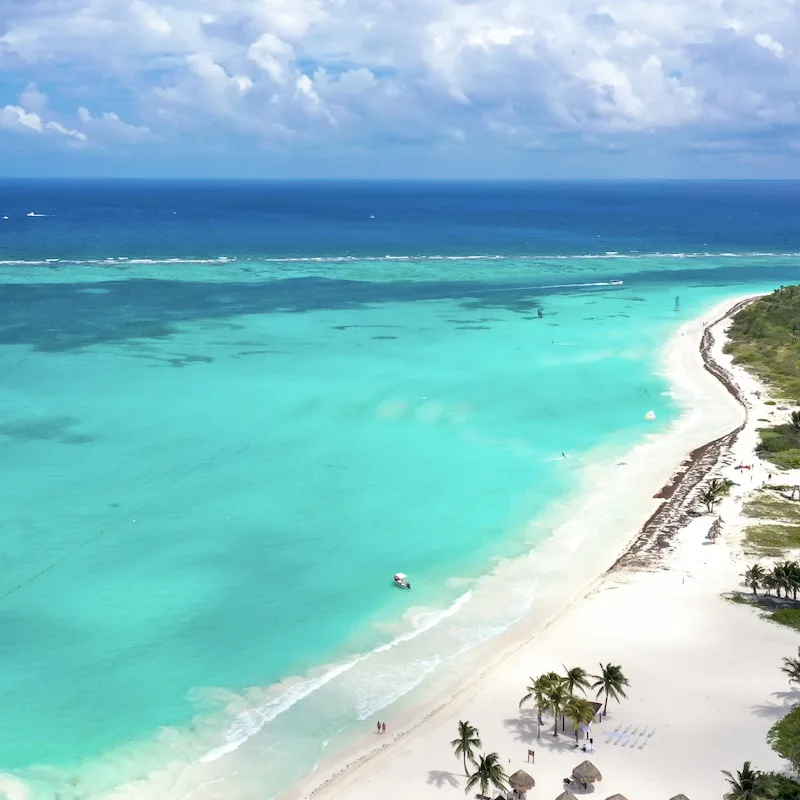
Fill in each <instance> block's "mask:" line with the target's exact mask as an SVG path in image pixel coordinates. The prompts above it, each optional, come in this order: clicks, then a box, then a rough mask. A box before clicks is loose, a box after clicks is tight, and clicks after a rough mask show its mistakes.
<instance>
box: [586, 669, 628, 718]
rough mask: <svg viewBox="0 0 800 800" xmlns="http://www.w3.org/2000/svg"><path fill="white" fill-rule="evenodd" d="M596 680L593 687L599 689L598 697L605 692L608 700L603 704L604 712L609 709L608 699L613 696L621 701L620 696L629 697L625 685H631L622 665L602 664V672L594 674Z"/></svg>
mask: <svg viewBox="0 0 800 800" xmlns="http://www.w3.org/2000/svg"><path fill="white" fill-rule="evenodd" d="M592 677H593V678H594V679H595V682H594V683H593V684H592V689H597V697H598V698H599V697H600V695H601V694H605V696H606V702H605V705H604V706H603V714H605V713H606V712H607V711H608V699H609V698H610V697H613V698H614V700H616V701H617V702H618V703H619V699H620V697H625V698H627V697H628V695H626V694H625V687H626V686H630V684H629V683H628V679H627V678H626V677H625V675H624V674H623V672H622V667H621V666H619V665H618V664H617V665H615V664H611V663H608V664H606V665H605V666H603V665H602V663H601V664H600V674H599V675H592Z"/></svg>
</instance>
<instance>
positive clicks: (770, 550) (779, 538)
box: [744, 525, 800, 556]
mask: <svg viewBox="0 0 800 800" xmlns="http://www.w3.org/2000/svg"><path fill="white" fill-rule="evenodd" d="M744 541H745V545H746V546H749V548H751V549H750V550H749V551H748V552H759V553H761V554H762V555H772V556H780V555H782V554H783V552H784V550H787V549H793V548H798V547H800V527H798V526H794V525H749V526H748V527H747V528H745V531H744Z"/></svg>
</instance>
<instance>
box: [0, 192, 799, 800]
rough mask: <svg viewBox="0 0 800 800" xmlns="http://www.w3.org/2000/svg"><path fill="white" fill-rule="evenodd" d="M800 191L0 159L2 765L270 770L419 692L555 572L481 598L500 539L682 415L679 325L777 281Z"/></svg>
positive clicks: (148, 772)
mask: <svg viewBox="0 0 800 800" xmlns="http://www.w3.org/2000/svg"><path fill="white" fill-rule="evenodd" d="M30 214H34V215H36V216H29V215H30ZM799 215H800V184H796V183H790V182H750V183H745V182H741V183H740V182H711V183H705V182H703V183H691V182H682V183H666V182H664V183H563V184H562V183H464V184H455V183H453V184H447V183H383V182H375V183H367V182H360V183H346V182H330V183H310V182H309V183H273V184H256V183H204V182H196V183H152V182H147V183H145V182H141V183H137V182H86V183H76V182H4V183H0V217H3V216H6V217H8V219H0V470H2V474H3V476H4V480H3V481H2V483H1V484H0V530H2V531H3V537H4V547H3V569H2V571H0V642H2V647H3V654H4V657H3V659H1V660H0V704H1V705H2V708H3V714H2V715H0V769H1V770H5V771H7V772H10V773H12V774H14V775H15V776H17V777H18V778H19V779H21V780H23V781H25V782H26V783H27V784H28V785H29V786H30V787H32V789H31V791H32V792H33V796H34V797H37V798H38V797H42V798H55V797H56V796H58V794H59V792H61V793H63V792H67V791H68V792H72V793H73V795H75V794H76V793H77V796H78V797H98V798H99V797H105V796H107V793H108V792H110V791H111V790H112V789H113V788H114V787H117V786H119V785H121V784H125V783H129V782H131V781H133V780H135V779H143V778H147V781H144V782H143V783H142V784H141V786H140V787H139V789H137V791H139V792H140V794H137V795H135V796H142V797H158V798H159V800H161V798H172V797H173V794H171V793H170V792H172V791H173V790H174V791H176V792H177V789H176V788H175V787H176V786H177V785H178V781H176V780H169V781H161V782H159V780H160V779H159V778H158V777H157V776H158V775H159V774H160V773H159V770H163V769H165V764H166V763H167V762H168V761H169V762H171V764H172V766H171V767H170V768H169V769H170V770H173V772H170V773H169V774H170V778H174V771H175V770H177V771H178V772H180V774H181V775H182V778H181V782H180V786H181V787H182V788H181V791H184V790H186V791H188V790H189V789H192V791H195V790H196V793H195V794H194V795H193V796H195V797H205V798H220V800H222V798H225V800H237V798H250V797H259V798H261V797H270V796H272V795H273V794H274V793H276V792H278V791H279V790H280V789H282V788H284V787H285V786H286V785H287V784H288V783H289V782H291V781H292V780H294V779H296V778H298V777H300V776H301V775H302V774H303V773H304V772H307V771H308V770H309V769H310V768H311V767H312V766H313V764H314V763H315V762H316V761H318V760H319V758H320V757H322V756H323V755H324V754H325V752H327V751H329V750H330V749H335V747H336V746H337V742H339V741H340V740H342V741H343V740H345V739H347V737H348V736H355V735H357V733H358V731H359V730H360V729H361V727H362V726H363V725H366V724H369V725H370V726H371V725H372V721H373V719H374V716H375V715H380V716H385V715H389V716H391V715H392V714H394V713H395V709H397V708H400V707H401V706H402V704H403V703H408V702H411V701H412V700H413V699H416V700H418V699H419V697H421V696H424V692H425V687H426V685H428V683H429V682H430V681H431V680H433V679H434V678H435V676H436V675H437V674H438V672H440V671H441V670H443V669H447V667H448V664H451V663H452V662H453V660H454V659H457V658H459V657H460V656H462V655H463V654H464V653H465V652H467V651H468V650H470V649H471V648H473V647H475V646H477V645H478V644H480V643H481V642H483V641H486V640H487V639H489V638H490V637H491V636H493V635H496V634H498V633H500V632H502V631H503V630H505V629H507V628H508V626H509V625H512V624H514V623H515V622H516V621H517V619H518V616H519V613H520V609H522V611H525V610H526V609H532V610H533V611H532V613H535V609H536V606H537V598H540V597H541V596H542V595H543V593H545V592H546V590H547V583H546V580H545V579H544V578H543V577H542V575H538V576H528V579H527V580H526V581H522V582H520V583H519V585H514V586H509V587H508V592H509V597H513V598H514V602H513V603H512V602H509V604H508V606H509V607H508V608H503V607H501V608H499V609H498V607H497V604H496V603H495V604H494V605H492V608H491V612H489V611H488V610H487V609H488V608H489V606H488V601H486V599H485V598H483V596H482V594H481V589H480V586H481V579H482V577H483V576H485V575H486V574H487V573H491V572H492V571H493V570H494V569H495V568H496V566H497V559H498V558H505V559H514V558H517V557H521V556H524V555H525V554H527V553H529V552H531V551H534V552H536V551H537V548H540V547H541V546H542V545H543V543H545V542H546V541H547V540H548V537H550V536H551V535H552V530H553V525H552V524H551V520H552V519H554V518H555V517H556V516H557V515H558V514H559V513H561V514H562V515H563V513H564V512H565V509H566V508H568V505H569V503H570V501H571V498H572V497H573V496H574V494H575V492H576V491H577V487H579V485H580V476H581V474H582V472H581V471H582V469H583V468H584V467H585V466H587V465H591V464H597V463H605V461H606V460H609V459H613V458H615V457H617V456H619V455H620V454H622V453H624V452H625V451H626V449H628V448H629V447H630V446H632V445H634V444H636V443H637V442H639V441H641V440H642V438H643V437H644V436H646V435H649V434H654V433H659V432H664V431H667V430H669V426H670V424H671V423H672V422H674V421H675V420H676V419H677V418H678V416H679V415H680V413H681V411H682V409H681V408H680V407H678V406H677V404H676V403H675V402H674V401H673V400H672V398H671V397H670V396H669V393H668V389H669V387H668V386H667V384H666V382H665V381H664V379H663V378H662V377H661V375H660V372H659V369H658V354H659V352H660V349H661V348H662V347H663V344H664V342H665V341H666V340H667V339H668V337H669V336H670V335H671V333H672V332H674V330H675V329H676V328H677V326H678V325H679V324H680V323H681V322H683V321H685V320H686V319H689V318H692V317H694V316H696V315H697V314H700V313H701V312H702V311H703V310H704V309H706V308H707V307H709V306H710V305H711V304H712V303H715V302H719V301H720V300H723V299H725V298H727V297H730V296H734V295H739V294H742V293H745V292H751V291H768V290H770V289H772V288H774V287H776V286H778V285H780V284H782V283H788V282H793V281H796V280H797V278H798V274H799V272H798V267H799V266H800V255H798V254H800V232H798V229H797V227H796V220H797V219H798V218H800V217H799ZM620 282H621V283H620ZM539 311H541V312H542V316H541V318H540V317H539V315H538V312H539ZM650 409H655V410H656V411H657V422H656V423H654V424H653V423H648V422H645V421H644V419H643V415H644V412H646V411H647V410H650ZM562 452H567V453H568V454H569V455H570V458H569V459H562V458H560V455H561V453H562ZM559 569H560V567H559V565H557V564H555V565H552V572H553V574H554V575H555V576H556V577H557V574H558V570H559ZM397 570H402V571H405V572H408V573H409V574H411V575H412V577H413V581H414V590H413V594H412V595H408V594H403V593H398V592H395V591H393V589H392V587H391V584H390V578H391V575H392V574H393V573H394V572H395V571H397ZM545 571H546V570H545V569H544V567H543V571H542V574H544V572H545ZM198 762H199V763H201V764H203V765H209V764H211V765H213V769H217V770H219V772H218V774H217V773H215V779H214V781H213V782H212V783H211V784H210V785H209V786H207V787H205V788H203V789H199V788H197V786H194V784H193V783H192V781H193V780H195V778H194V775H195V773H194V772H193V771H192V770H193V767H192V765H193V764H197V763H198ZM204 769H206V770H207V769H212V767H208V766H205V767H204ZM203 774H204V775H206V777H207V774H206V773H205V772H204V773H203ZM148 776H150V777H148ZM153 776H156V777H153ZM233 776H238V777H233ZM242 776H245V777H242ZM148 781H149V782H148ZM165 785H169V786H171V787H173V788H172V789H170V790H169V791H168V790H166V789H165V788H164V786H165ZM187 786H188V787H189V789H187ZM148 787H149V789H148ZM154 787H159V788H154ZM192 787H194V788H192ZM131 791H133V790H131ZM130 796H134V795H130ZM174 796H175V797H177V796H183V795H179V794H175V795H174Z"/></svg>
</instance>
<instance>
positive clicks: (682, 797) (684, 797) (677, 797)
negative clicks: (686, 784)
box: [669, 794, 689, 800]
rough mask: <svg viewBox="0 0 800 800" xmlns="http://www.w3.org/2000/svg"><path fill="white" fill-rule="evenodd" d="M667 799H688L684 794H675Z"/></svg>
mask: <svg viewBox="0 0 800 800" xmlns="http://www.w3.org/2000/svg"><path fill="white" fill-rule="evenodd" d="M669 800H689V798H688V797H687V796H686V795H685V794H676V795H675V797H670V799H669Z"/></svg>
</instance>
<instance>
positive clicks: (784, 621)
mask: <svg viewBox="0 0 800 800" xmlns="http://www.w3.org/2000/svg"><path fill="white" fill-rule="evenodd" d="M767 618H768V619H771V620H772V621H773V622H777V623H778V624H779V625H786V626H787V627H789V628H794V629H795V630H796V631H800V608H779V609H778V610H777V611H772V612H770V613H769V614H767Z"/></svg>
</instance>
